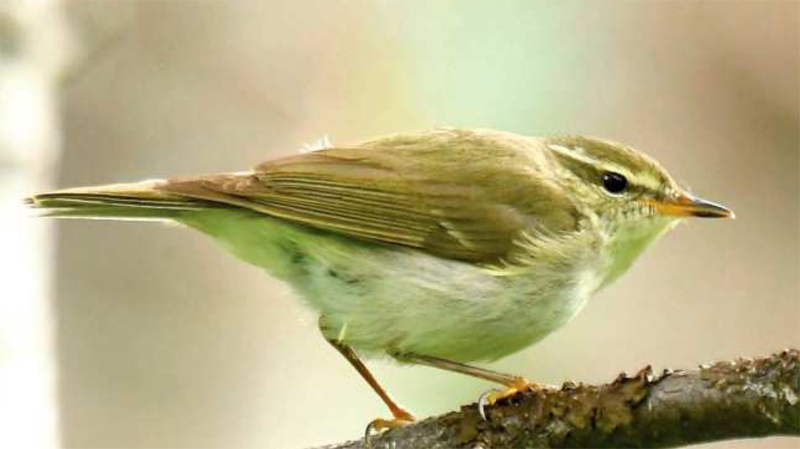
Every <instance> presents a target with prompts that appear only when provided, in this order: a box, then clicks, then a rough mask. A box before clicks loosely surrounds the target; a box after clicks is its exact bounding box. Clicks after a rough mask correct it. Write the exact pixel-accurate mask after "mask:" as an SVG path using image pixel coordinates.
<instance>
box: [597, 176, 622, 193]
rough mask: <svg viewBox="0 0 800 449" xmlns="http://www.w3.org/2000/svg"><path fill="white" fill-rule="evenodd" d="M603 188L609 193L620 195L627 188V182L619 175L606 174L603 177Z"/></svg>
mask: <svg viewBox="0 0 800 449" xmlns="http://www.w3.org/2000/svg"><path fill="white" fill-rule="evenodd" d="M603 187H605V189H606V190H607V191H608V192H609V193H622V192H624V191H625V189H626V188H627V187H628V180H627V179H625V177H624V176H622V175H620V174H619V173H614V172H607V173H605V174H604V175H603Z"/></svg>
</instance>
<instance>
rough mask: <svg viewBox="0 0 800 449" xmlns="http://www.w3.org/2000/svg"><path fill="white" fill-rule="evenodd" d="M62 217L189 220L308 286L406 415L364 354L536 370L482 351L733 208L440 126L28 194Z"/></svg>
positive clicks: (548, 321) (496, 394)
mask: <svg viewBox="0 0 800 449" xmlns="http://www.w3.org/2000/svg"><path fill="white" fill-rule="evenodd" d="M25 202H26V203H27V204H28V205H29V206H30V207H33V208H36V209H37V210H38V212H39V215H42V216H46V217H55V218H87V219H112V220H149V221H166V222H171V223H177V224H179V225H182V226H184V227H187V228H191V229H194V230H197V231H199V232H201V233H203V234H205V235H207V236H209V237H211V238H212V239H214V240H215V241H216V242H217V243H219V245H220V246H222V247H223V248H224V249H225V250H227V251H229V252H231V253H233V254H234V255H235V256H236V257H238V258H239V259H241V260H243V261H245V262H247V263H250V264H253V265H255V266H257V267H260V268H262V269H263V270H265V271H266V272H267V273H268V274H269V275H270V276H272V277H274V278H277V279H278V280H281V281H283V282H285V283H287V284H288V285H290V286H291V287H292V288H293V290H294V291H295V292H296V295H297V296H298V297H299V298H301V299H302V301H303V302H305V303H306V304H307V305H309V306H310V308H311V309H313V310H314V311H316V313H317V314H318V325H319V329H320V331H321V333H322V335H323V336H324V339H325V340H326V341H328V342H329V343H330V344H331V345H332V346H333V347H334V348H335V349H336V350H338V352H340V353H341V354H342V355H343V356H344V357H345V358H346V359H347V361H348V362H349V363H350V364H351V365H352V366H353V367H354V368H355V369H356V370H357V372H358V373H359V374H360V375H361V376H362V377H363V378H364V380H365V381H366V382H367V383H368V384H369V385H370V387H371V388H372V389H373V390H374V391H375V392H376V393H377V394H378V395H379V396H380V398H381V399H382V401H383V402H384V403H385V404H386V406H387V407H388V409H389V411H390V412H391V414H392V417H391V418H388V419H384V418H378V419H375V420H373V421H372V422H370V423H369V425H368V426H367V430H366V433H367V435H369V434H370V432H371V431H381V430H384V429H391V428H396V427H400V426H404V425H407V424H409V423H413V422H414V421H415V420H416V417H415V416H414V415H413V414H412V413H411V412H410V411H409V410H407V409H405V408H403V407H402V406H400V405H399V404H398V402H396V401H395V400H394V399H393V398H392V397H391V396H390V394H389V393H388V392H387V391H386V390H385V389H384V388H383V387H382V386H381V384H380V383H379V382H378V381H377V379H376V378H375V377H374V376H373V375H372V373H371V372H370V371H369V370H368V368H367V367H366V365H365V364H364V363H363V361H362V359H366V358H376V357H377V358H381V357H383V358H385V357H388V358H390V359H394V360H396V361H398V362H400V363H402V364H411V365H425V366H430V367H435V368H440V369H444V370H449V371H454V372H457V373H462V374H466V375H470V376H474V377H478V378H481V379H485V380H488V381H491V382H495V383H498V384H500V385H502V386H503V387H504V388H503V389H502V390H493V391H492V392H491V393H490V394H488V395H485V396H483V397H482V398H481V413H483V407H484V406H485V405H488V404H494V403H495V402H497V401H499V400H501V399H504V398H507V397H509V396H512V395H514V394H516V393H517V392H519V391H522V390H525V389H528V388H535V387H536V384H534V383H532V382H530V381H528V380H527V379H526V378H524V377H522V376H517V375H511V374H506V373H500V372H496V371H492V370H490V369H487V368H485V367H481V366H478V364H479V363H488V362H493V361H495V360H498V359H500V358H502V357H504V356H507V355H509V354H512V353H515V352H517V351H520V350H521V349H523V348H526V347H528V346H530V345H532V344H534V343H536V342H538V341H539V340H541V339H542V338H544V337H545V336H546V335H548V334H550V333H552V332H553V331H555V330H556V329H559V328H560V327H562V326H564V325H565V324H566V323H567V322H568V321H569V320H570V319H571V318H572V317H574V316H575V315H576V314H577V313H578V312H579V311H580V310H581V309H582V308H583V307H584V305H585V304H586V303H587V301H588V299H589V298H590V297H591V296H592V295H594V294H595V293H596V292H598V291H599V290H601V289H602V288H604V287H605V286H607V285H609V284H610V283H611V282H613V281H614V280H616V279H617V278H619V276H620V275H622V274H623V273H624V272H626V271H627V270H628V268H629V267H630V266H631V264H632V263H633V262H634V260H636V258H637V257H638V256H639V255H640V254H641V253H642V251H643V250H644V249H645V248H647V247H648V246H650V244H651V243H653V242H654V241H655V240H657V239H658V238H659V237H660V236H662V235H663V234H665V233H666V232H667V231H669V230H670V229H672V228H673V227H675V225H676V224H678V223H679V222H681V221H682V220H684V219H686V218H690V217H703V218H726V217H727V218H733V217H734V213H733V212H732V211H731V210H730V209H728V208H726V207H723V206H721V205H719V204H715V203H712V202H710V201H706V200H703V199H701V198H699V197H696V196H694V195H692V194H691V193H689V192H688V191H687V190H686V189H684V188H682V187H681V186H679V185H678V183H677V182H676V181H675V180H674V179H673V178H672V177H671V176H670V175H669V173H667V171H666V170H665V169H664V168H663V167H662V166H661V165H660V164H659V163H658V162H656V161H655V160H654V159H652V158H650V157H648V156H647V155H645V154H644V153H642V152H640V151H638V150H636V149H634V148H632V147H630V146H627V145H624V144H621V143H617V142H613V141H609V140H604V139H600V138H596V137H589V136H582V135H568V136H552V137H530V136H524V135H519V134H514V133H510V132H504V131H496V130H489V129H460V128H437V129H432V130H426V131H418V132H406V133H398V134H393V135H389V136H384V137H379V138H375V139H371V140H367V141H363V142H361V143H356V144H351V145H343V146H336V145H333V144H331V143H330V142H329V140H328V139H327V138H326V139H325V140H324V141H323V142H322V145H319V146H318V148H317V147H315V148H307V151H304V152H302V153H300V154H293V155H289V156H285V157H280V158H277V159H273V160H268V161H266V162H263V163H261V164H259V165H257V166H255V168H253V169H252V170H248V171H242V172H227V173H216V174H210V175H201V176H191V177H176V178H171V179H163V180H146V181H141V182H133V183H120V184H110V185H102V186H93V187H81V188H70V189H63V190H56V191H51V192H45V193H40V194H37V195H33V196H31V197H28V198H26V199H25Z"/></svg>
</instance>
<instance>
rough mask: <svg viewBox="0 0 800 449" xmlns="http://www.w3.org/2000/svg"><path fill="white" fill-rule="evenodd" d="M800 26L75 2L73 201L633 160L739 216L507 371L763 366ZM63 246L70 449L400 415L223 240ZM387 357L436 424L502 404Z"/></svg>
mask: <svg viewBox="0 0 800 449" xmlns="http://www.w3.org/2000/svg"><path fill="white" fill-rule="evenodd" d="M798 5H799V4H798V3H797V2H772V3H771V2H751V1H741V2H725V1H699V2H687V1H682V2H654V1H651V2H628V1H624V2H578V1H570V2H529V1H498V2H490V1H475V2H455V1H430V2H421V1H420V2H410V1H409V2H388V1H375V2H354V1H352V2H351V1H347V2H334V1H321V2H310V1H295V2H288V1H287V2H224V3H223V2H210V1H208V2H177V1H175V2H158V1H148V2H140V3H134V2H99V1H98V2H89V1H80V2H73V3H70V4H69V9H70V12H71V14H72V17H73V19H74V24H75V25H76V27H77V32H79V33H80V35H81V36H83V40H84V43H85V46H86V52H87V57H86V59H85V61H84V65H83V66H82V67H81V68H80V69H79V70H78V71H76V72H75V73H74V74H73V76H72V78H70V79H69V81H68V82H67V84H66V86H65V91H64V97H63V99H64V107H63V112H64V127H65V129H64V132H65V135H64V138H65V145H66V146H65V149H64V153H63V158H62V159H63V164H62V174H61V179H60V183H59V185H61V186H73V185H88V184H100V183H107V182H114V181H131V180H137V179H140V178H148V177H166V176H174V175H181V174H197V173H203V172H215V171H225V170H241V169H244V168H247V167H248V166H251V165H254V164H255V163H257V162H259V161H261V160H264V159H268V158H272V157H277V156H281V155H288V154H292V153H293V152H295V151H297V150H298V149H299V148H300V147H301V146H302V144H303V143H305V142H311V141H314V140H316V139H317V138H319V137H320V136H322V135H329V136H330V138H331V140H332V141H333V142H334V143H347V142H351V141H355V140H359V139H365V138H369V137H373V136H375V135H380V134H385V133H390V132H397V131H407V130H414V129H421V128H428V127H433V126H440V125H449V126H466V127H489V128H499V129H505V130H510V131H515V132H520V133H525V134H533V135H544V134H556V133H582V134H592V135H597V136H602V137H606V138H611V139H615V140H619V141H623V142H626V143H629V144H632V145H634V146H636V147H638V148H639V149H641V150H643V151H645V152H647V153H649V154H651V155H652V156H654V157H656V158H657V159H659V160H660V161H661V162H662V163H663V164H664V165H665V166H666V167H668V168H669V169H670V171H671V172H672V173H673V174H674V175H676V176H677V178H678V179H682V180H686V181H687V183H689V184H690V186H691V188H692V189H693V190H694V191H696V192H698V193H700V194H702V195H703V196H704V197H708V198H710V199H714V200H718V201H720V202H722V203H724V204H726V205H729V206H731V207H732V208H733V209H734V210H735V211H736V213H737V217H738V218H737V220H736V221H731V222H702V223H701V222H697V223H691V224H689V225H687V226H682V227H680V228H679V229H677V230H676V231H675V232H673V233H672V234H671V235H669V236H668V237H666V238H665V239H664V240H663V241H662V242H660V244H658V245H657V247H656V248H655V249H654V250H651V251H650V252H649V253H648V254H647V255H646V256H644V258H643V260H641V261H640V262H639V263H638V264H637V265H636V266H635V267H634V269H633V270H632V271H631V273H629V274H628V275H627V276H626V277H624V278H623V279H622V280H621V281H619V282H618V283H617V284H616V285H614V286H613V287H611V288H609V289H608V290H606V291H605V292H603V293H602V294H601V295H600V296H599V297H597V298H596V299H594V300H593V301H592V302H590V304H589V306H587V308H586V309H585V311H584V312H583V313H582V314H581V315H580V316H579V317H578V318H576V319H575V320H574V321H573V322H572V323H571V324H570V325H568V326H567V327H566V328H565V329H563V330H561V331H559V332H558V333H556V334H555V335H553V336H551V337H549V338H547V339H546V340H545V341H544V342H542V343H541V344H539V345H537V346H535V347H533V348H530V349H528V350H526V351H524V352H522V353H520V354H517V355H515V356H513V357H510V358H508V359H506V360H503V361H501V362H500V363H498V364H495V365H494V367H495V368H497V369H500V370H505V371H511V372H515V373H519V374H522V375H525V376H527V377H529V378H531V379H534V380H537V381H542V382H549V383H560V382H562V381H564V380H567V379H574V380H580V381H585V382H601V381H607V380H610V379H612V378H613V377H614V376H615V375H616V374H617V373H618V372H619V371H620V370H628V371H629V372H630V371H633V370H635V369H638V368H640V367H642V366H643V365H645V364H647V363H651V364H653V365H654V366H656V367H657V368H661V367H667V366H669V367H672V368H690V367H692V366H693V365H695V364H697V363H700V362H707V361H712V360H715V359H724V358H731V357H735V356H740V355H759V354H766V353H769V352H772V351H776V350H779V349H781V348H783V347H787V346H797V345H798V344H799V343H800V335H798V334H799V333H800V324H799V323H798V318H799V317H800V301H799V297H800V262H799V260H798V248H800V224H799V223H798V216H799V215H800V213H798V212H799V211H798V207H800V198H798V192H800V190H798V187H799V186H798V169H799V167H798V147H799V146H800V145H799V142H798V132H799V131H800V129H798V118H799V117H798V114H800V106H799V105H798V98H799V94H800V92H798V79H800V67H799V66H798V54H800V52H799V51H798V50H799V48H798V45H799V44H798V13H799V12H800V11H799V10H798V9H799V8H798ZM58 237H59V248H58V249H59V251H58V260H57V262H58V266H57V270H58V273H57V283H56V286H55V289H56V292H57V294H56V298H55V304H56V310H57V312H58V349H59V358H60V366H61V372H60V376H61V384H60V387H61V397H60V399H61V401H62V403H61V407H62V410H61V411H62V419H63V423H62V425H63V436H64V442H65V445H66V446H68V447H96V448H100V447H150V448H155V447H269V448H272V447H305V446H309V445H313V444H320V443H325V442H333V441H337V440H343V439H348V438H354V437H357V436H359V434H360V432H361V430H362V429H363V426H364V425H365V424H366V423H367V422H368V421H369V420H371V419H373V418H375V417H378V416H385V415H386V414H387V413H386V411H385V410H384V409H383V406H382V404H381V403H380V401H379V399H378V398H377V397H376V396H374V394H373V393H372V392H371V391H370V389H369V388H368V387H367V385H366V384H364V383H362V381H361V379H360V378H359V377H358V375H357V374H356V373H355V372H354V371H353V370H352V369H351V367H350V366H349V365H348V364H347V363H346V362H345V361H344V360H343V359H341V358H340V356H339V355H338V354H337V353H336V352H335V351H332V350H331V349H330V348H329V347H328V345H327V344H326V343H325V342H324V341H323V340H322V339H321V338H320V337H319V335H318V332H317V330H316V328H315V318H314V316H313V314H312V313H310V312H309V311H307V310H305V309H304V308H303V307H302V306H301V305H300V303H299V302H298V301H295V300H294V299H293V298H291V293H290V292H289V291H288V289H287V288H285V287H282V286H280V285H279V284H277V283H276V282H275V281H272V280H271V279H269V278H268V277H266V276H265V275H263V274H262V273H261V272H259V271H258V270H257V269H255V268H253V267H249V266H246V265H244V264H242V263H240V262H238V261H236V260H234V259H233V258H232V257H230V256H228V255H226V254H224V253H222V252H221V251H219V250H218V249H217V248H215V247H214V245H213V244H212V243H211V241H209V240H207V239H205V238H204V237H202V236H200V235H197V234H195V233H192V232H189V231H185V230H177V229H168V228H165V227H163V226H158V225H152V224H139V223H121V224H120V223H107V222H67V223H61V224H60V227H59V234H58ZM368 363H369V365H370V367H373V368H374V370H375V372H376V375H377V376H378V377H379V379H381V380H383V381H384V383H385V385H386V387H387V388H389V390H390V391H391V392H392V393H393V394H394V396H395V397H396V398H398V400H399V401H400V402H401V403H402V404H404V405H405V406H407V407H408V408H410V409H411V410H413V411H415V412H416V413H417V414H418V415H419V416H427V415H429V414H434V413H442V412H445V411H448V410H452V409H455V408H457V407H458V406H459V405H460V404H462V403H467V402H470V401H474V400H475V399H476V398H477V397H478V395H479V394H480V392H482V391H483V390H485V389H487V388H489V387H490V386H489V385H488V384H486V383H483V382H480V381H477V380H472V379H467V378H464V377H460V376H457V375H453V374H448V373H441V372H436V371H434V370H431V369H427V368H401V367H397V366H396V365H393V364H391V363H385V362H381V361H373V362H368ZM796 444H797V443H796V441H793V440H781V439H772V440H768V441H753V442H742V443H736V446H737V447H754V448H755V447H777V446H781V447H794V446H796ZM731 445H732V443H725V444H721V445H717V446H716V447H731Z"/></svg>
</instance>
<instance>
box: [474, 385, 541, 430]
mask: <svg viewBox="0 0 800 449" xmlns="http://www.w3.org/2000/svg"><path fill="white" fill-rule="evenodd" d="M539 387H540V386H539V385H537V384H535V383H532V382H530V381H529V380H527V379H525V378H524V377H520V378H518V379H516V380H515V381H514V382H511V383H509V384H508V385H507V388H506V389H505V390H497V389H492V390H489V391H487V392H485V393H483V394H482V395H481V397H480V398H478V413H479V414H480V415H481V418H483V420H484V421H488V420H489V418H488V417H487V415H486V406H487V405H494V404H495V403H496V402H497V401H499V400H501V399H505V398H508V397H511V396H514V395H515V394H517V393H519V392H520V391H525V390H532V389H536V388H539Z"/></svg>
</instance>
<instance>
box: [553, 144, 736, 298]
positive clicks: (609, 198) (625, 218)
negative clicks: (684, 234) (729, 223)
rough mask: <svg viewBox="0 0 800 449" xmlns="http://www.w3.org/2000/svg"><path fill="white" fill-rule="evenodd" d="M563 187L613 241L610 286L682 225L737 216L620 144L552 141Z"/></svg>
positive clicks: (558, 179) (607, 280) (642, 155)
mask: <svg viewBox="0 0 800 449" xmlns="http://www.w3.org/2000/svg"><path fill="white" fill-rule="evenodd" d="M547 148H548V150H549V151H550V154H551V155H552V156H553V157H552V160H553V162H554V165H555V170H554V175H555V179H554V180H553V181H554V182H556V183H558V184H559V185H560V186H561V187H562V189H564V190H565V193H566V194H567V195H568V196H571V198H572V201H573V204H575V205H576V207H577V208H578V209H579V210H582V212H583V215H585V216H589V217H590V218H591V219H593V220H594V222H595V223H596V224H597V225H598V226H599V227H601V228H603V229H605V230H606V231H607V233H608V236H609V237H610V240H611V242H610V248H611V255H612V263H611V264H610V266H609V267H608V272H607V279H606V282H604V284H605V283H607V282H610V281H611V280H613V279H614V278H616V277H617V276H619V275H620V274H621V273H622V272H624V271H625V270H626V269H627V268H628V267H629V266H630V264H631V263H632V261H633V260H634V259H635V258H636V257H637V256H638V255H639V254H640V253H641V251H642V250H643V249H644V248H645V247H647V246H648V245H649V244H650V243H651V242H653V241H654V240H655V239H656V238H657V237H658V236H660V235H661V234H663V233H664V232H666V231H667V230H669V229H670V228H672V227H673V226H674V225H675V224H677V223H678V222H679V221H680V220H681V219H684V218H689V217H701V218H733V216H734V215H733V212H732V211H731V210H730V209H727V208H725V207H723V206H720V205H718V204H715V203H712V202H710V201H706V200H703V199H700V198H698V197H696V196H694V195H692V194H690V193H689V192H687V191H686V190H685V189H683V188H681V187H680V186H678V184H677V183H676V182H675V180H674V179H673V178H672V177H671V176H670V175H669V173H667V171H666V170H665V169H664V168H663V167H662V166H661V165H660V164H659V163H658V162H656V161H655V160H653V159H652V158H650V157H648V156H646V155H645V154H643V153H641V152H639V151H637V150H635V149H633V148H631V147H629V146H626V145H622V144H619V143H615V142H610V141H606V140H601V139H595V138H590V137H559V138H553V139H549V140H548V141H547Z"/></svg>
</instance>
